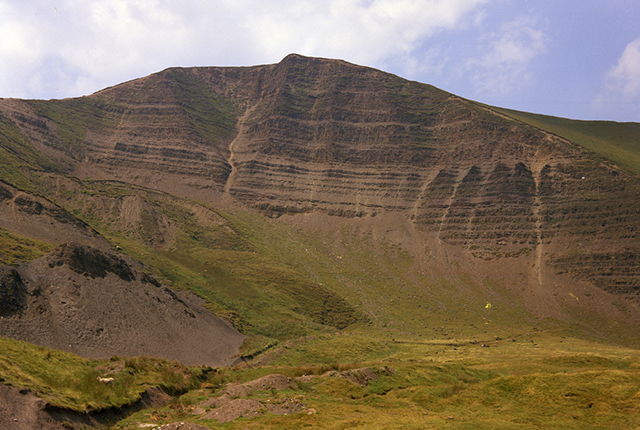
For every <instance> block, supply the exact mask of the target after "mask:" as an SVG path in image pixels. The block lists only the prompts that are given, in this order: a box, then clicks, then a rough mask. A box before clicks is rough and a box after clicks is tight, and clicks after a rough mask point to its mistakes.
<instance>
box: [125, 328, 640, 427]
mask: <svg viewBox="0 0 640 430" xmlns="http://www.w3.org/2000/svg"><path fill="white" fill-rule="evenodd" d="M372 343H375V347H374V348H369V347H367V346H366V345H368V344H372ZM487 343H488V344H489V347H483V346H481V345H480V344H477V343H471V342H468V341H464V340H461V339H458V340H457V341H456V343H455V346H454V345H452V344H451V343H444V342H435V341H424V340H421V339H417V338H414V339H405V340H403V341H402V342H397V341H396V342H386V345H384V342H382V343H381V342H380V341H375V340H374V339H372V338H371V335H370V334H366V333H362V332H358V331H353V332H351V333H350V334H348V335H344V334H343V335H339V336H336V335H332V336H328V335H325V336H320V337H316V338H312V339H306V340H298V341H291V342H288V343H286V344H283V345H280V346H279V347H282V348H283V350H282V351H280V353H279V354H277V357H279V358H276V359H275V360H274V361H272V362H271V364H269V365H266V366H249V367H246V366H245V367H241V368H236V369H223V370H222V371H221V373H220V374H218V375H217V378H218V379H217V381H218V383H217V384H211V385H207V386H203V387H201V388H200V389H199V390H195V391H191V392H189V393H188V394H186V395H184V396H183V397H181V398H180V399H179V401H178V402H177V404H176V406H173V407H168V408H163V409H161V410H157V411H149V410H147V411H142V412H140V413H138V414H136V415H133V416H132V417H130V418H128V419H127V420H123V421H121V422H120V423H117V424H116V425H115V427H114V428H122V429H133V428H136V426H137V425H138V424H139V423H147V422H150V421H151V422H155V423H157V424H162V423H168V422H175V421H193V422H196V423H199V424H205V425H209V426H211V427H212V428H217V427H223V428H229V429H236V428H237V429H245V428H249V429H253V428H261V429H269V428H273V429H276V428H277V429H281V428H284V429H287V428H291V429H294V428H304V427H309V428H325V429H345V428H372V429H419V428H433V429H436V428H452V429H476V428H478V429H495V428H507V429H583V428H590V429H591V428H593V429H620V428H623V429H627V428H628V429H633V428H636V427H637V426H638V425H640V418H639V417H640V406H639V405H640V404H639V403H638V398H639V395H640V394H639V393H640V378H639V376H640V352H638V351H637V350H634V349H625V348H620V347H615V346H610V345H605V344H597V343H591V342H586V341H583V340H579V339H576V338H569V337H561V336H557V335H555V334H554V333H551V332H545V331H538V332H535V333H520V335H519V336H517V341H515V342H512V341H509V340H492V341H490V342H489V341H488V342H487ZM335 356H337V357H344V358H339V360H340V361H339V362H332V360H333V358H335ZM356 356H357V357H358V358H360V359H361V361H359V362H351V363H350V362H349V361H348V360H347V358H348V357H356ZM360 367H368V368H370V369H371V370H372V371H373V372H374V373H375V374H376V377H377V378H376V379H374V380H372V381H370V382H369V383H368V384H364V385H361V384H357V383H355V382H352V381H350V380H347V379H344V378H339V377H336V376H330V375H331V373H327V372H342V371H348V370H350V369H356V368H360ZM271 373H281V374H284V375H287V376H290V377H297V376H300V375H302V374H306V375H315V377H314V378H313V379H311V381H310V382H307V383H300V384H299V386H298V388H296V389H290V390H285V391H275V390H271V391H266V392H254V393H253V394H252V395H251V396H250V398H254V399H258V400H261V401H263V402H264V401H266V400H269V401H270V402H278V401H281V400H283V399H296V400H297V401H300V402H302V403H303V404H304V405H305V406H306V409H305V410H303V411H301V412H297V413H293V414H291V415H287V416H276V415H273V414H269V413H267V414H265V415H262V416H258V417H251V418H239V419H237V420H235V421H233V422H230V423H226V424H223V425H220V424H218V423H217V422H216V421H215V420H211V421H199V420H198V417H197V416H192V415H190V413H189V411H190V409H189V406H194V405H197V404H198V403H199V402H201V401H203V400H205V399H207V398H209V397H211V396H216V395H219V394H220V392H221V390H222V389H224V386H225V384H226V383H229V382H240V383H244V382H247V381H250V380H253V379H256V378H259V377H261V376H264V375H267V374H271ZM310 409H313V410H315V413H311V414H309V413H308V411H309V410H310Z"/></svg>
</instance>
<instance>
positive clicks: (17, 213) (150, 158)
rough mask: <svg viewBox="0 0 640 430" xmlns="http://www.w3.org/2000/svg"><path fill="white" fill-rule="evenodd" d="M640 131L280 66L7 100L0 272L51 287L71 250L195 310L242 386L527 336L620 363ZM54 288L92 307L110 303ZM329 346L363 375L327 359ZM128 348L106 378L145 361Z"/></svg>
mask: <svg viewBox="0 0 640 430" xmlns="http://www.w3.org/2000/svg"><path fill="white" fill-rule="evenodd" d="M637 126H638V125H637V124H615V123H602V122H585V121H581V122H576V121H570V120H564V119H558V118H551V117H544V116H540V115H533V114H527V113H521V112H515V111H509V110H505V109H498V108H493V107H489V106H485V105H482V104H479V103H475V102H473V101H469V100H464V99H462V98H460V97H457V96H455V95H452V94H449V93H446V92H444V91H442V90H439V89H437V88H435V87H432V86H430V85H426V84H422V83H418V82H412V81H407V80H404V79H401V78H399V77H397V76H394V75H390V74H387V73H384V72H381V71H378V70H374V69H370V68H366V67H361V66H357V65H353V64H350V63H346V62H344V61H339V60H329V59H319V58H307V57H302V56H299V55H295V54H292V55H290V56H287V57H286V58H285V59H283V60H282V61H281V62H280V63H278V64H273V65H263V66H254V67H242V68H240V67H198V68H171V69H167V70H165V71H162V72H159V73H156V74H153V75H150V76H148V77H145V78H141V79H137V80H133V81H130V82H126V83H123V84H120V85H117V86H114V87H111V88H107V89H104V90H102V91H99V92H97V93H95V94H92V95H90V96H87V97H81V98H75V99H64V100H50V101H42V100H16V99H2V100H0V150H1V151H2V157H3V158H2V163H1V164H2V165H1V166H0V180H2V181H3V185H2V187H0V241H1V242H0V243H2V251H1V254H0V262H1V263H3V264H9V265H13V266H16V267H17V270H18V272H20V273H25V274H27V275H28V273H29V270H32V269H30V268H31V267H41V269H38V270H41V272H42V273H41V275H39V276H43V279H45V278H46V277H47V276H53V271H55V270H60V267H59V266H56V265H55V264H54V265H53V266H52V267H50V268H49V269H47V267H45V266H42V264H41V263H40V262H42V261H45V260H46V261H48V260H47V259H51V258H53V257H51V254H48V255H49V256H46V255H47V253H51V252H52V250H54V248H55V247H59V246H65V245H63V244H64V243H68V242H76V243H79V244H81V245H82V246H85V247H92V248H95V249H96V250H99V252H101V253H106V254H107V255H112V254H114V253H115V254H118V255H121V256H122V258H126V259H128V260H127V261H129V263H128V264H131V265H132V267H139V268H144V269H141V270H144V272H145V273H150V274H152V275H153V276H154V277H155V278H157V279H158V281H159V284H160V283H161V284H162V289H161V290H162V291H165V287H169V288H167V289H166V291H169V292H170V293H167V294H173V293H171V291H172V290H183V291H189V292H193V293H195V294H197V295H198V296H199V297H200V298H202V299H203V300H204V301H203V306H204V307H206V308H207V309H208V311H210V312H213V313H215V314H217V315H218V316H221V317H223V318H225V319H227V320H228V321H230V322H231V323H232V324H233V326H234V327H235V329H237V330H239V332H241V333H242V334H243V335H245V336H247V338H246V340H245V342H244V344H243V346H242V348H241V350H240V351H241V352H240V353H241V354H244V356H245V357H244V359H245V360H253V361H251V362H252V363H254V364H255V365H257V364H262V365H267V364H270V363H271V364H273V363H275V364H276V365H285V366H291V365H300V364H303V363H325V364H328V363H332V362H338V363H347V362H359V361H367V362H370V361H375V360H383V359H387V358H389V357H395V358H396V359H398V357H404V358H407V359H408V357H412V358H411V359H414V358H415V357H417V355H415V354H418V355H420V354H422V353H423V352H424V351H423V350H422V349H420V348H417V347H416V348H417V349H411V348H413V347H411V348H409V349H403V348H404V347H398V348H399V349H397V348H396V345H395V342H396V340H398V339H401V340H402V341H403V342H404V341H407V342H409V344H412V342H432V343H429V345H438V348H439V347H440V346H441V345H443V344H444V345H446V344H448V343H452V344H453V343H455V344H456V345H457V344H458V342H459V343H460V345H467V347H469V348H471V346H469V345H476V344H477V343H478V342H479V343H482V342H486V341H487V339H494V338H500V339H503V338H504V339H506V338H516V337H520V336H525V334H527V336H528V335H529V334H530V333H533V332H536V333H537V332H538V331H542V332H544V333H546V334H545V335H544V336H547V335H548V336H552V337H553V336H558V338H555V337H553V339H554V340H553V341H550V342H551V343H552V344H554V345H555V343H554V342H555V341H556V340H557V339H559V338H561V337H562V336H569V337H571V338H572V339H579V340H576V342H578V343H580V342H583V341H584V342H586V341H587V340H588V341H598V342H602V343H604V344H616V345H624V346H626V347H630V348H635V347H637V346H638V345H640V336H639V334H638V333H639V332H638V330H637V328H638V324H639V323H640V309H639V308H638V304H639V301H640V245H639V244H638V240H637V237H636V234H637V232H638V229H639V228H640V186H639V185H640V182H639V178H638V173H639V172H640V167H638V166H640V164H639V163H637V162H636V161H634V160H636V158H637V156H638V146H637V144H636V143H635V142H634V140H633V139H634V137H633V136H635V130H636V129H637ZM634 157H635V158H634ZM57 249H59V248H57ZM53 252H54V253H55V250H54V251H53ZM38 258H40V260H37V259H38ZM21 264H22V265H21ZM38 264H40V266H38ZM7 270H9V269H7ZM49 270H51V274H47V273H46V272H47V271H49ZM65 270H66V271H65V274H68V276H67V275H64V276H67V277H68V278H69V281H70V282H71V283H73V282H76V283H77V282H80V279H81V278H84V280H82V283H85V287H84V288H85V290H84V291H87V292H90V291H94V293H92V294H97V295H95V296H92V295H91V294H88V293H87V295H85V296H86V297H87V300H88V301H91V300H94V299H91V298H90V297H98V296H99V293H100V291H101V289H105V288H109V287H108V284H109V283H105V284H104V285H102V284H99V283H98V282H97V281H99V280H98V279H97V278H95V277H94V278H95V279H92V277H91V276H88V277H87V276H84V275H81V274H80V275H81V276H76V275H78V274H72V273H71V272H72V271H69V269H65ZM56 276H57V275H56ZM110 276H111V277H112V278H113V279H114V280H115V277H114V276H112V275H110ZM75 278H78V279H77V280H76V279H75ZM47 282H49V281H47ZM47 282H44V283H43V285H44V284H46V283H47ZM118 282H119V283H120V284H122V285H123V286H124V285H125V284H124V283H122V282H120V281H118ZM123 282H126V281H123ZM143 284H144V283H139V284H136V285H137V286H136V287H135V291H131V293H130V294H131V297H133V295H135V294H142V293H143V292H144V291H146V290H145V288H147V287H145V286H144V285H143ZM114 285H115V284H114ZM126 285H129V284H126ZM2 288H3V291H2V293H3V294H6V292H5V290H7V291H8V290H9V287H8V284H7V283H3V284H2ZM119 288H120V287H119ZM122 288H124V287H122ZM154 288H155V287H154ZM152 290H153V289H152ZM159 291H160V290H159ZM147 293H148V294H147V295H150V296H151V297H152V298H154V293H153V292H151V291H148V292H147ZM145 294H146V293H145ZM85 296H83V297H85ZM100 297H102V296H100ZM122 297H124V298H125V301H124V302H121V303H120V304H118V305H117V306H118V307H122V306H126V304H124V303H125V302H126V294H124V293H123V294H122ZM155 299H156V300H157V299H161V300H164V299H163V298H162V297H160V296H159V295H158V296H156V297H155ZM99 300H101V301H104V300H105V299H104V298H103V299H99ZM137 306H142V307H143V308H145V307H146V306H145V305H137ZM83 308H84V309H91V307H90V306H89V302H86V303H85V304H84V305H83ZM14 311H15V310H14ZM114 311H115V310H114ZM203 312H204V310H203ZM107 313H108V311H107ZM53 314H54V313H52V315H53ZM134 314H135V312H134V313H132V314H131V315H134ZM24 315H25V318H26V315H27V314H24ZM69 315H70V314H59V316H58V317H56V318H57V319H56V318H54V320H55V321H56V322H55V323H52V324H62V323H63V322H64V321H68V320H69V319H73V318H74V317H73V316H69ZM78 315H80V314H78ZM30 318H31V317H30ZM33 318H35V317H33ZM77 318H79V321H75V322H74V323H75V324H76V325H77V326H78V327H81V326H82V322H83V321H84V319H85V317H84V316H78V317H77ZM131 318H132V319H131V321H133V320H134V319H135V318H134V317H131ZM136 318H139V317H136ZM207 318H208V317H207ZM167 323H168V322H167ZM127 324H128V325H127V327H136V324H135V323H131V322H129V323H127ZM142 325H143V324H141V325H140V328H136V329H135V330H134V332H137V333H141V332H142V328H141V327H142ZM25 327H26V326H25ZM145 329H149V332H148V333H147V334H145V335H144V338H145V339H147V340H148V339H152V338H154V336H156V337H161V336H160V335H161V334H162V335H165V334H166V333H165V329H164V328H163V323H162V322H160V321H157V323H153V324H149V325H148V327H145ZM25 330H26V329H25ZM136 330H137V331H136ZM205 331H206V330H205ZM78 333H80V331H79V332H78ZM123 333H124V332H123ZM154 333H156V334H155V335H154ZM341 333H347V334H348V335H349V336H353V337H354V338H353V339H354V340H353V345H352V346H353V348H354V350H355V351H357V352H353V351H351V350H350V348H347V347H345V346H344V345H342V346H340V347H338V348H337V349H335V350H334V349H332V348H333V347H327V345H333V344H334V342H337V343H340V341H339V340H335V339H339V334H341ZM23 334H24V336H22V337H21V338H22V339H27V340H30V341H34V342H36V343H40V344H42V342H37V341H35V340H33V339H35V337H29V336H28V335H27V334H25V333H23ZM176 336H178V337H179V336H182V335H176ZM334 336H338V337H336V338H334ZM17 337H19V336H17ZM118 337H120V336H118ZM114 339H115V337H114ZM327 339H328V340H327ZM114 342H115V341H114ZM121 342H122V345H117V344H116V343H113V344H112V345H113V348H116V349H114V350H117V351H119V352H118V354H126V355H140V354H155V353H154V352H149V351H147V350H143V349H141V348H138V349H136V348H135V347H129V346H128V345H129V344H128V341H127V339H125V336H122V340H121ZM144 342H146V340H145V341H143V340H142V338H141V339H140V340H139V341H137V342H135V343H134V345H142V344H144ZM316 342H317V346H314V345H316ZM433 342H435V343H433ZM198 343H200V344H202V342H201V341H194V345H195V344H198ZM125 345H127V349H125V348H124V346H125ZM592 345H595V344H592ZM45 346H52V345H50V344H47V345H45ZM53 346H54V347H55V345H53ZM201 346H202V345H201ZM57 348H59V347H57ZM117 348H120V349H117ZM425 348H427V347H426V346H425ZM429 348H430V347H429ZM554 348H555V347H554ZM551 349H553V348H551ZM74 351H75V352H76V353H78V354H80V355H85V356H91V354H89V353H88V352H86V349H84V350H83V349H82V348H79V349H76V350H74ZM202 351H203V354H204V353H205V351H206V343H205V346H204V347H203V348H202ZM417 351H422V352H417ZM628 351H633V350H628ZM628 354H630V355H633V352H628ZM233 355H234V354H233V353H227V354H226V357H225V358H224V359H225V360H231V359H232V356H233ZM100 356H101V357H102V356H103V357H108V356H109V353H108V351H107V350H104V351H102V352H101V354H100ZM471 356H473V354H471ZM358 357H361V358H358ZM170 358H172V359H178V360H182V358H180V357H170ZM400 359H403V358H400ZM629 360H631V361H629ZM223 361H224V360H223ZM632 362H633V360H632V359H631V358H629V359H628V360H627V361H625V363H626V364H625V366H627V367H629V366H630V364H629V363H632ZM192 363H193V362H191V363H189V364H192ZM627 367H625V368H627ZM457 377H458V376H456V378H457ZM477 378H479V379H478V381H480V380H482V377H480V376H478V377H477Z"/></svg>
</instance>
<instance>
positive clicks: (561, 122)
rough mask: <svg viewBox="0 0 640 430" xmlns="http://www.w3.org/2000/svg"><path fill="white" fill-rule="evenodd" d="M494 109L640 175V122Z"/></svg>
mask: <svg viewBox="0 0 640 430" xmlns="http://www.w3.org/2000/svg"><path fill="white" fill-rule="evenodd" d="M491 109H493V110H495V111H497V112H500V113H502V114H504V115H507V116H509V117H511V118H514V119H517V120H519V121H522V122H524V123H527V124H529V125H532V126H534V127H537V128H540V129H542V130H546V131H548V132H550V133H553V134H556V135H558V136H560V137H563V138H565V139H567V140H569V141H571V142H573V143H575V144H577V145H580V146H582V147H583V148H585V149H587V150H588V151H591V152H594V153H596V154H599V155H600V156H602V157H603V158H606V159H608V160H611V161H613V162H614V163H616V164H617V165H619V166H620V167H622V168H624V169H626V170H628V171H630V172H632V173H634V174H635V175H640V123H635V122H628V123H617V122H612V121H578V120H572V119H565V118H557V117H553V116H547V115H539V114H533V113H527V112H519V111H514V110H510V109H503V108H495V107H492V108H491Z"/></svg>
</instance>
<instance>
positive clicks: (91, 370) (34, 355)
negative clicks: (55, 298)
mask: <svg viewBox="0 0 640 430" xmlns="http://www.w3.org/2000/svg"><path fill="white" fill-rule="evenodd" d="M212 371H213V369H210V368H188V367H186V366H183V365H180V364H178V363H175V362H169V361H166V360H162V359H155V358H151V357H136V358H130V359H120V358H118V357H113V358H112V359H111V360H89V359H84V358H81V357H78V356H76V355H73V354H70V353H66V352H62V351H55V350H50V349H47V348H43V347H39V346H35V345H31V344H28V343H25V342H20V341H16V340H12V339H6V338H0V378H1V380H2V383H3V384H5V385H10V386H13V387H20V388H22V387H26V388H30V389H32V390H33V391H34V392H35V393H36V395H37V396H39V397H41V398H43V399H45V400H47V401H48V402H49V403H50V404H51V405H53V406H57V407H63V408H68V409H71V410H76V411H87V410H100V409H106V408H111V407H120V406H124V405H128V404H132V403H134V402H136V401H137V400H139V399H140V396H141V395H142V393H144V392H145V391H146V390H147V389H148V388H149V387H150V386H157V387H160V388H162V389H163V390H164V391H166V392H168V393H170V394H179V393H183V392H185V391H187V390H189V389H193V388H196V387H198V386H199V385H200V383H201V382H202V381H204V380H206V379H207V378H208V377H209V374H210V373H211V372H212ZM99 377H101V378H113V381H112V382H108V383H105V382H101V381H100V380H99V379H98V378H99Z"/></svg>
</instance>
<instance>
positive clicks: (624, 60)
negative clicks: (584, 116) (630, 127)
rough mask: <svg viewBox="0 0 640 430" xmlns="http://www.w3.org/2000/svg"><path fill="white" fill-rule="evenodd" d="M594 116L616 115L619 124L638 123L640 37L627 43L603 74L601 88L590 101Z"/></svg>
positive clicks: (639, 102) (639, 105)
mask: <svg viewBox="0 0 640 430" xmlns="http://www.w3.org/2000/svg"><path fill="white" fill-rule="evenodd" d="M591 110H592V112H593V113H594V114H595V115H599V116H603V115H604V116H605V117H609V116H610V113H611V112H616V113H617V115H616V119H617V120H619V121H638V112H639V111H640V38H639V39H636V40H634V41H633V42H631V43H629V44H628V45H627V46H626V48H625V49H624V51H623V52H622V55H621V56H620V58H619V59H618V64H616V65H615V66H613V67H611V68H610V69H609V71H608V72H607V73H606V74H605V77H604V83H603V86H602V89H601V90H600V92H599V93H598V95H597V96H596V97H595V98H594V99H593V101H592V102H591Z"/></svg>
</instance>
